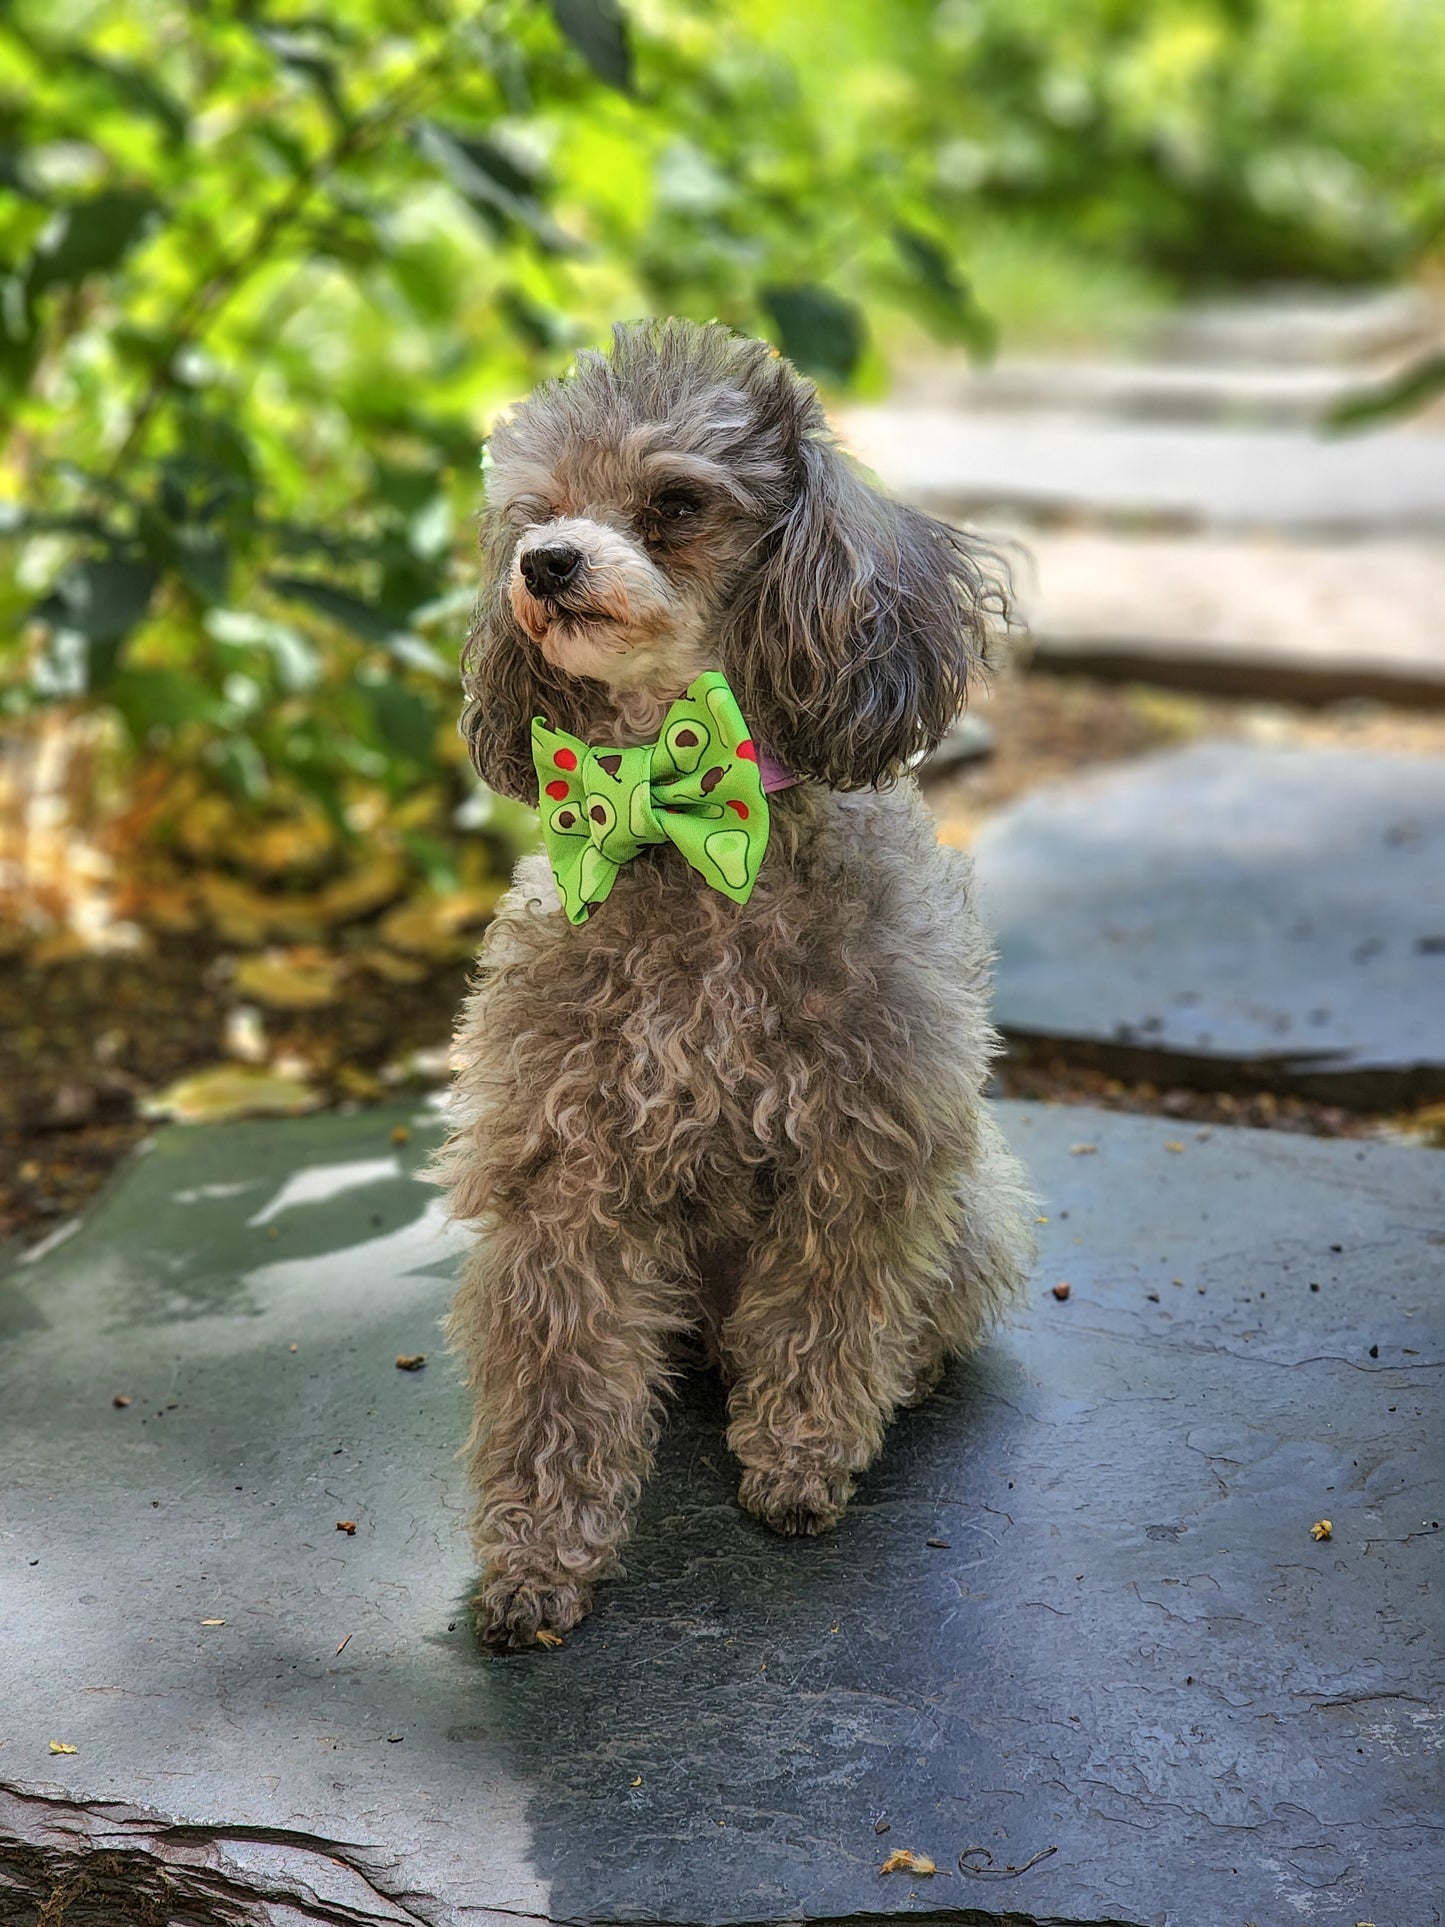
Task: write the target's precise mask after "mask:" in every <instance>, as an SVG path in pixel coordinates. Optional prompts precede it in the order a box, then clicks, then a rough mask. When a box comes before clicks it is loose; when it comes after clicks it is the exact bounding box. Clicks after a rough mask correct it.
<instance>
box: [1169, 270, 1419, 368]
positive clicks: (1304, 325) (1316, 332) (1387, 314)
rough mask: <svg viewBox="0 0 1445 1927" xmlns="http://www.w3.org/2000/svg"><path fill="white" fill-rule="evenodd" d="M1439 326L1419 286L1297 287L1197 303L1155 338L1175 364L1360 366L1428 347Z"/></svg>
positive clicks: (1176, 316) (1174, 317)
mask: <svg viewBox="0 0 1445 1927" xmlns="http://www.w3.org/2000/svg"><path fill="white" fill-rule="evenodd" d="M1439 326H1440V315H1439V310H1438V306H1437V304H1436V303H1435V302H1433V301H1432V300H1431V299H1430V298H1429V296H1427V295H1426V294H1424V293H1423V292H1422V290H1420V289H1419V288H1374V289H1366V290H1364V291H1359V290H1354V289H1346V290H1331V289H1323V288H1316V289H1310V288H1293V287H1291V288H1281V289H1278V290H1276V291H1275V292H1274V293H1272V294H1270V293H1256V294H1252V295H1249V296H1247V297H1243V298H1236V299H1233V300H1221V301H1206V302H1199V303H1197V304H1195V305H1193V306H1190V307H1188V308H1184V309H1182V310H1181V311H1180V312H1179V313H1178V314H1175V315H1171V316H1170V317H1169V319H1168V320H1167V321H1165V322H1164V323H1163V324H1162V325H1161V326H1160V327H1159V329H1158V330H1157V331H1156V340H1157V343H1158V346H1159V348H1160V349H1161V350H1162V351H1163V352H1164V353H1166V354H1167V355H1169V356H1171V357H1173V358H1174V359H1175V360H1181V359H1182V360H1187V361H1194V362H1207V363H1212V364H1213V365H1215V366H1217V367H1226V368H1227V367H1238V366H1240V365H1246V366H1247V365H1251V364H1252V365H1254V366H1259V365H1261V364H1265V365H1273V366H1275V367H1278V368H1293V369H1298V368H1302V367H1310V366H1312V367H1316V368H1332V367H1350V366H1352V365H1353V366H1355V367H1359V366H1360V365H1362V364H1368V363H1370V362H1373V361H1376V360H1379V359H1380V358H1382V357H1385V356H1390V355H1396V354H1400V353H1408V352H1411V351H1415V350H1418V349H1421V348H1424V347H1425V346H1427V345H1428V344H1429V343H1430V342H1431V341H1432V340H1434V339H1435V338H1436V337H1437V335H1438V332H1439Z"/></svg>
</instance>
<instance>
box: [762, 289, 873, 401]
mask: <svg viewBox="0 0 1445 1927" xmlns="http://www.w3.org/2000/svg"><path fill="white" fill-rule="evenodd" d="M760 293H761V296H762V301H763V306H764V307H765V308H766V309H767V311H768V313H769V314H770V315H771V316H772V318H773V324H774V326H775V328H776V329H777V336H778V346H779V347H780V348H781V349H782V351H783V353H784V354H785V355H786V356H787V357H788V359H789V360H790V361H792V362H795V363H796V364H797V366H798V367H799V368H801V369H802V370H803V372H804V373H805V374H809V375H816V376H817V377H818V378H819V379H820V380H823V381H829V382H833V383H835V384H836V385H837V386H838V387H840V388H842V387H846V386H847V384H848V382H849V381H850V380H851V379H852V376H853V370H854V369H855V368H856V367H857V365H858V359H859V357H860V355H861V354H862V353H863V343H864V340H865V339H866V329H865V325H864V321H863V316H862V313H861V312H860V310H859V309H858V308H857V307H856V306H855V304H854V303H853V302H851V301H845V300H844V299H843V297H842V296H841V295H837V294H834V293H833V292H832V291H831V289H828V288H820V287H818V286H817V285H815V284H812V285H805V286H801V287H792V288H785V287H766V288H763V289H761V290H760Z"/></svg>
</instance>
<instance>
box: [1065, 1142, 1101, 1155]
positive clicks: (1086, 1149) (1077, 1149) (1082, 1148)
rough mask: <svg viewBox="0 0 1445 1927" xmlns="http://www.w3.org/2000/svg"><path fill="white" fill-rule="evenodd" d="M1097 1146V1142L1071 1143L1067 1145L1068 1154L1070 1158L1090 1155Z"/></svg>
mask: <svg viewBox="0 0 1445 1927" xmlns="http://www.w3.org/2000/svg"><path fill="white" fill-rule="evenodd" d="M1098 1148H1099V1147H1098V1145H1097V1144H1071V1145H1070V1146H1069V1156H1070V1157H1071V1158H1088V1157H1092V1156H1093V1155H1094V1153H1095V1151H1097V1150H1098Z"/></svg>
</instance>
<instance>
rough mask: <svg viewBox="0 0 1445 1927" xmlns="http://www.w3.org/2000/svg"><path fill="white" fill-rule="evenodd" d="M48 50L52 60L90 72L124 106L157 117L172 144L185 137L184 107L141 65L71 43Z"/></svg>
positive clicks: (186, 123) (188, 128)
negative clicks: (107, 57)
mask: <svg viewBox="0 0 1445 1927" xmlns="http://www.w3.org/2000/svg"><path fill="white" fill-rule="evenodd" d="M49 54H50V58H51V59H52V60H56V61H60V60H63V61H65V62H66V64H67V65H68V66H71V67H73V68H75V69H76V70H77V71H78V72H81V73H87V74H92V75H94V76H95V78H96V79H97V80H99V81H101V82H102V83H103V84H104V85H105V87H106V88H107V89H108V91H109V92H111V93H113V94H114V95H115V96H116V98H117V99H119V100H121V101H124V103H125V105H126V106H127V107H130V108H133V109H134V111H135V112H136V113H138V114H144V115H146V116H148V117H149V118H150V119H151V120H154V121H158V122H159V123H160V125H161V126H162V127H163V128H164V129H165V131H166V133H167V135H168V136H169V137H170V142H171V145H172V146H179V145H180V143H181V142H182V141H184V140H185V138H186V135H187V134H188V133H189V131H190V124H189V122H188V121H187V119H186V114H185V110H184V108H183V107H182V106H181V105H180V103H179V102H178V101H177V100H176V99H175V97H174V96H173V95H172V94H169V93H168V92H167V91H166V89H165V88H164V87H162V86H160V85H159V84H158V83H157V82H156V81H155V80H153V79H152V78H151V76H150V75H149V74H147V73H145V72H144V71H143V70H142V69H141V68H139V67H134V66H132V65H131V64H130V63H129V62H128V61H124V60H108V59H106V58H104V57H103V56H102V55H100V54H93V53H91V52H90V51H89V50H88V49H86V48H84V47H78V46H75V45H70V46H66V47H64V48H59V47H56V48H52V49H50V50H49Z"/></svg>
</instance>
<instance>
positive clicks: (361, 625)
mask: <svg viewBox="0 0 1445 1927" xmlns="http://www.w3.org/2000/svg"><path fill="white" fill-rule="evenodd" d="M266 586H267V588H268V589H271V590H273V591H274V592H275V593H276V594H277V595H279V596H284V597H285V598H286V599H287V600H288V601H290V602H302V603H305V604H306V606H307V607H308V608H310V609H315V610H316V611H317V613H318V614H319V615H323V616H325V617H327V619H328V620H329V621H331V622H336V623H339V624H340V625H341V627H342V628H343V629H349V630H350V631H351V633H352V635H354V636H359V637H360V638H361V640H362V641H363V642H376V643H381V644H382V645H383V647H387V648H389V647H391V646H392V645H393V644H394V643H395V642H396V640H397V638H398V637H399V636H403V635H405V634H406V632H407V618H406V616H405V615H404V614H402V613H401V612H400V611H399V610H396V609H388V608H385V607H383V605H382V604H380V603H377V602H364V601H363V600H362V598H361V597H360V596H355V595H352V593H351V592H350V590H349V589H338V588H336V587H335V586H334V585H333V584H332V583H330V582H316V581H314V580H313V579H312V578H311V577H309V576H299V575H271V576H267V578H266Z"/></svg>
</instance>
